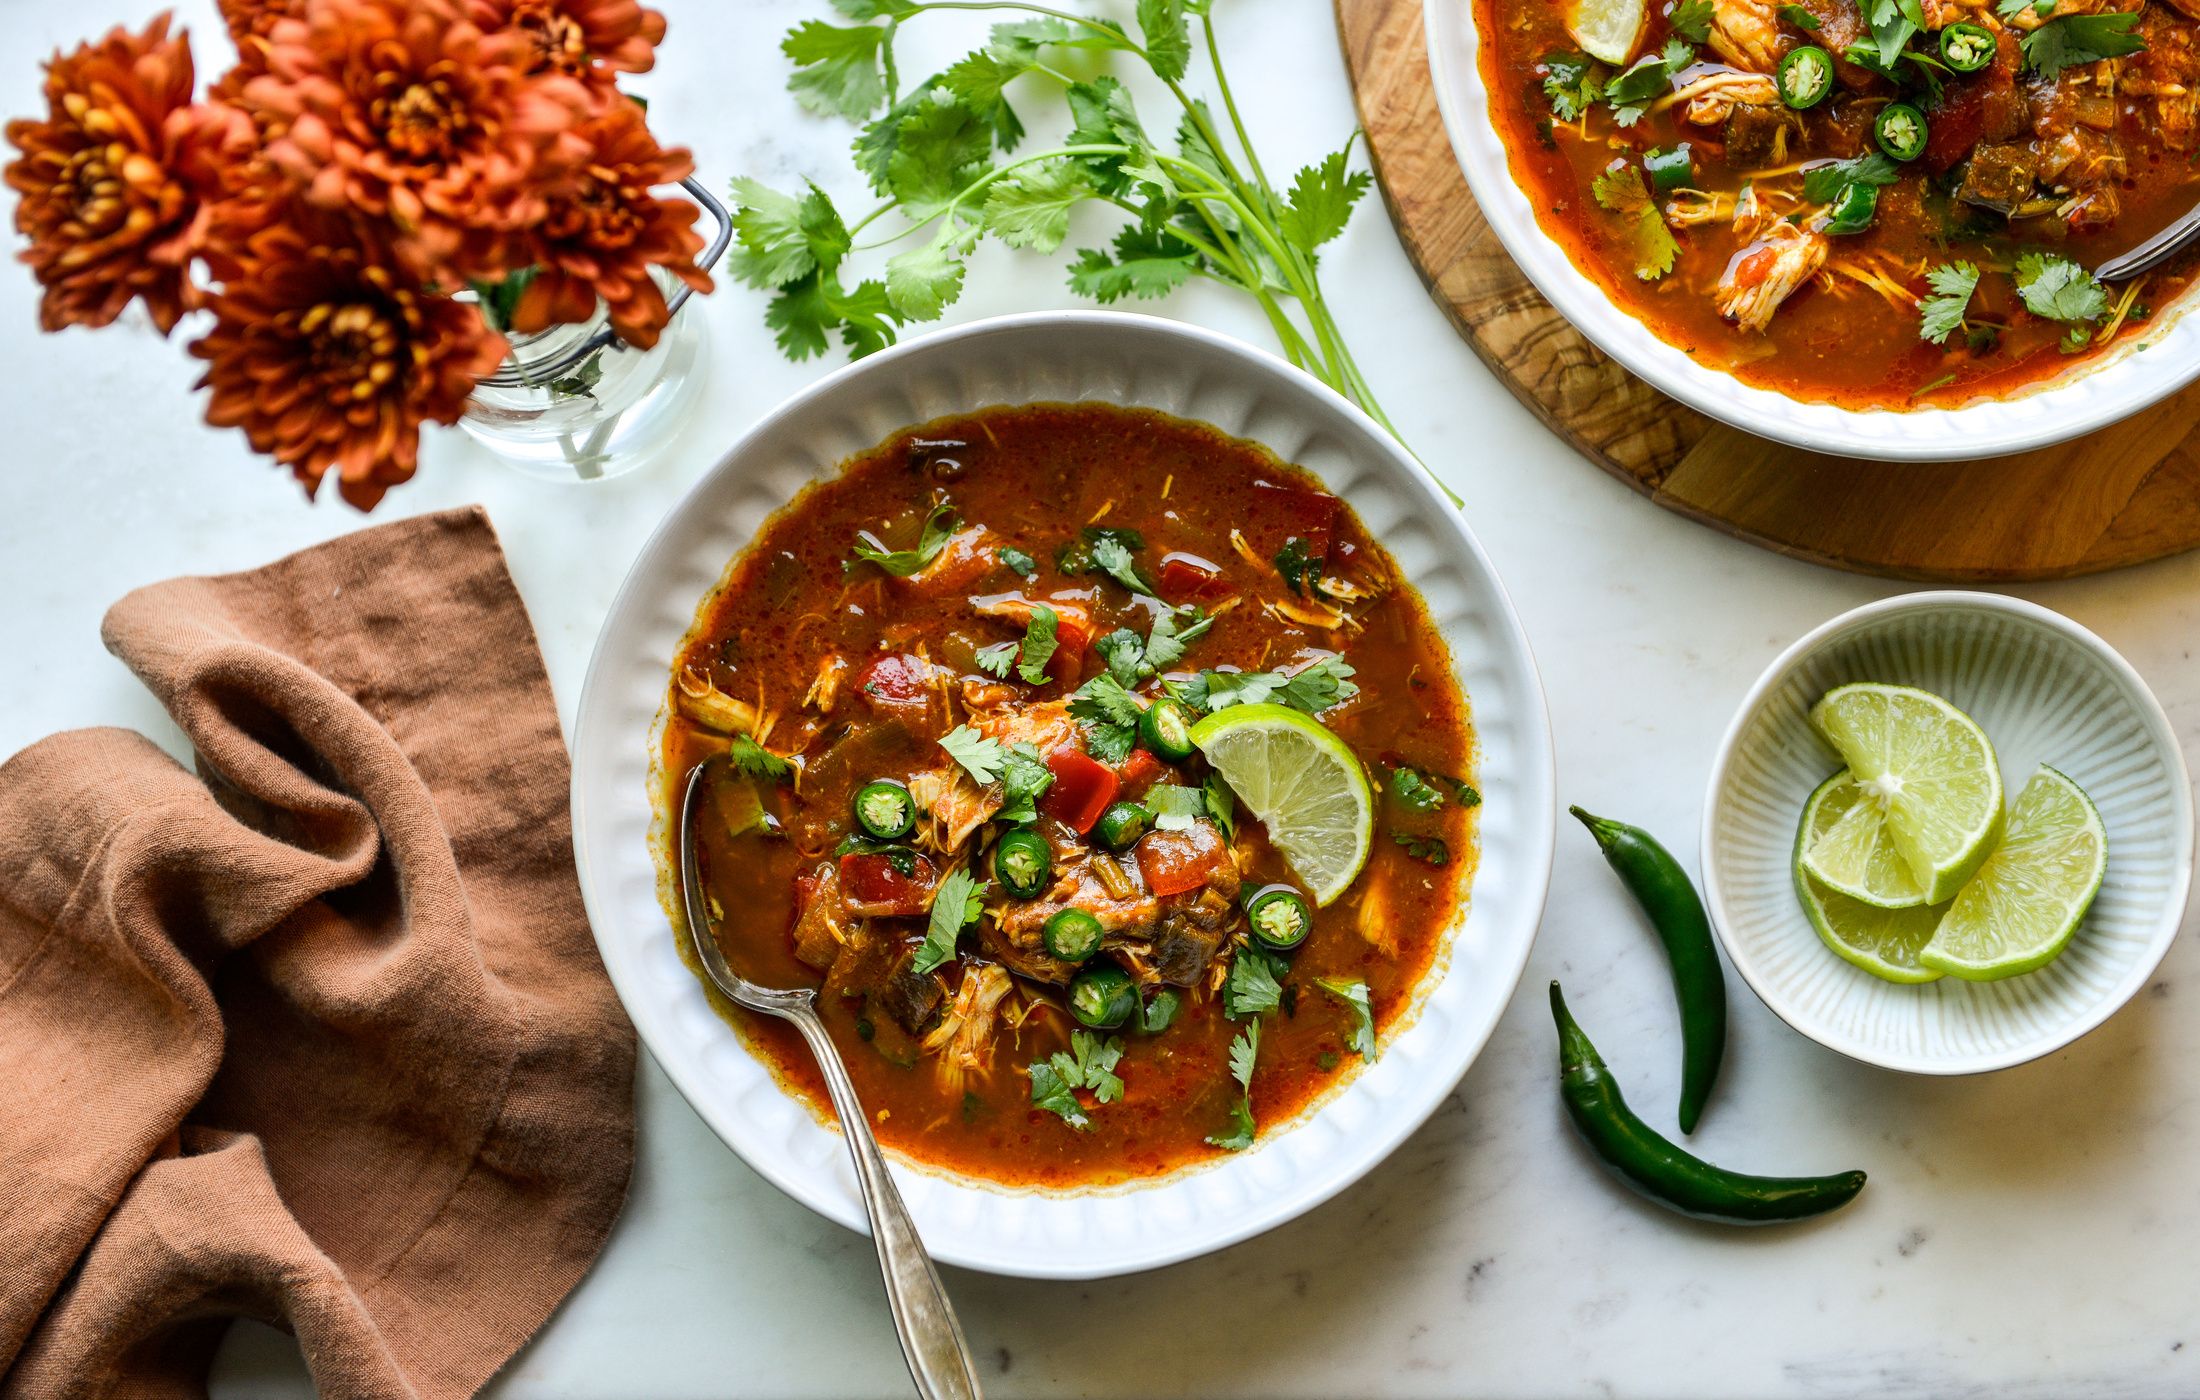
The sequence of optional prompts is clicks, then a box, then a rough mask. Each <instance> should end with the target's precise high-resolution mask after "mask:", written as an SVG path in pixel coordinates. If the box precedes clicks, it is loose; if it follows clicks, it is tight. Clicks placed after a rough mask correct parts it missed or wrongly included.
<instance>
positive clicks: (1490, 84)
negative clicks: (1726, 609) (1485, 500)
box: [1424, 0, 2200, 461]
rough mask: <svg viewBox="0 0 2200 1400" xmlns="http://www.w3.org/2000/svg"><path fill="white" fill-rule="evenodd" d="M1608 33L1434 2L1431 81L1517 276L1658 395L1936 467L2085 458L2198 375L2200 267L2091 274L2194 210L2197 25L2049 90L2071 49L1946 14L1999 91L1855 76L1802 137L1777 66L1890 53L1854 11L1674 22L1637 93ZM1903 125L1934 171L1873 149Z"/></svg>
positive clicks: (1764, 426) (1733, 5)
mask: <svg viewBox="0 0 2200 1400" xmlns="http://www.w3.org/2000/svg"><path fill="white" fill-rule="evenodd" d="M1595 5H1596V0H1580V3H1579V5H1578V6H1577V5H1575V4H1552V5H1544V4H1540V3H1537V4H1529V3H1526V0H1426V4H1425V7H1424V16H1425V22H1426V27H1427V32H1428V46H1429V61H1430V68H1431V71H1432V74H1433V76H1434V79H1435V87H1436V96H1437V102H1438V105H1439V107H1440V108H1441V110H1442V112H1443V116H1444V125H1445V129H1446V131H1447V133H1448V134H1449V137H1450V140H1451V143H1452V148H1453V150H1454V151H1455V152H1456V154H1457V156H1458V160H1459V164H1460V166H1461V168H1462V170H1463V171H1464V172H1465V174H1466V177H1467V182H1468V184H1469V185H1470V187H1471V188H1472V190H1473V192H1474V197H1475V200H1476V202H1477V203H1478V204H1479V205H1480V206H1481V209H1482V211H1483V213H1484V215H1485V216H1486V217H1487V218H1488V220H1489V223H1490V226H1491V228H1492V229H1493V230H1495V232H1496V233H1497V235H1498V237H1499V238H1500V239H1501V240H1502V241H1503V243H1504V245H1505V248H1506V250H1507V251H1508V252H1509V253H1510V254H1511V255H1512V257H1513V260H1514V261H1515V262H1516V263H1518V264H1519V266H1520V267H1521V269H1522V270H1523V271H1524V272H1526V273H1527V275H1528V276H1529V278H1530V279H1531V280H1532V281H1533V282H1534V283H1535V285H1536V287H1537V288H1538V289H1539V290H1540V291H1541V292H1542V293H1543V295H1544V296H1545V297H1547V298H1548V299H1549V300H1550V301H1551V303H1552V304H1553V305H1554V306H1556V307H1557V308H1558V310H1559V311H1560V312H1561V313H1562V314H1564V315H1565V316H1566V318H1567V319H1568V320H1569V321H1571V322H1572V323H1573V324H1574V326H1575V327H1576V328H1577V329H1579V330H1580V331H1581V332H1582V333H1583V334H1584V335H1586V336H1588V337H1589V338H1590V339H1591V340H1592V341H1594V342H1595V343H1596V344H1597V345H1598V346H1599V347H1600V348H1601V349H1603V350H1604V351H1606V352H1607V353H1609V354H1611V355H1612V356H1613V357H1614V358H1616V359H1618V360H1619V361H1620V362H1621V363H1622V364H1623V365H1625V366H1626V367H1627V368H1628V369H1629V370H1631V371H1633V372H1634V373H1635V374H1637V375H1639V376H1641V377H1642V378H1643V379H1645V380H1647V381H1649V382H1650V383H1651V384H1652V385H1654V386H1655V387H1657V388H1658V389H1660V390H1662V391H1663V392H1665V393H1667V394H1670V395H1672V396H1673V397H1674V398H1677V399H1680V400H1681V401H1683V402H1685V403H1687V404H1689V405H1690V406H1692V407H1694V408H1696V409H1699V410H1701V411H1702V412H1704V413H1706V414H1709V415H1711V416H1712V417H1714V418H1718V419H1720V420H1722V421H1724V422H1727V423H1730V424H1732V425H1734V426H1736V427H1739V428H1743V429H1746V430H1748V431H1750V432H1753V433H1757V434H1760V435H1762V436H1764V437H1768V438H1772V439H1775V440H1778V441H1781V442H1785V443H1789V444H1792V445H1794V446H1797V447H1802V448H1808V449H1812V450H1816V451H1822V452H1829V453H1841V454H1845V455H1851V456H1860V457H1874V458H1886V459H1892V460H1916V461H1928V460H1961V459H1967V458H1976V457H1985V456H1994V455H1999V454H2004V453H2011V452H2019V451H2024V450H2027V449H2030V448H2035V447H2040V446H2044V445H2047V444H2050V443H2054V442H2059V441H2063V440H2066V439H2069V438H2073V437H2077V436H2080V435H2082V434H2084V433H2087V432H2091V431H2094V430H2096V429H2098V428H2101V427H2104V426H2106V425H2108V424H2110V423H2113V422H2116V421H2118V420H2119V419H2122V418H2124V417H2126V416H2128V415H2130V414H2132V413H2135V412H2138V411H2139V410H2141V409H2144V408H2146V407H2148V406H2150V405H2152V404H2154V403H2157V402H2159V401H2160V400H2162V399H2164V398H2166V397H2168V396H2169V395H2170V394H2173V393H2175V392H2176V391H2177V390H2178V389H2180V388H2182V387H2183V386H2184V385H2186V384H2188V383H2190V382H2191V381H2192V379H2193V378H2194V377H2195V376H2196V375H2200V330H2196V329H2195V328H2194V327H2192V326H2190V325H2187V324H2186V321H2185V318H2184V317H2183V316H2182V315H2181V314H2180V313H2181V312H2182V311H2183V310H2184V309H2185V307H2186V305H2187V304H2188V302H2189V301H2190V298H2189V296H2187V295H2185V292H2186V287H2187V279H2189V277H2190V275H2191V273H2192V271H2193V269H2194V266H2195V264H2194V263H2192V262H2189V261H2188V262H2185V263H2180V264H2176V265H2173V266H2172V267H2171V268H2170V269H2168V270H2166V271H2157V272H2155V273H2152V274H2149V275H2148V276H2146V277H2145V278H2143V279H2133V280H2131V281H2126V282H2121V283H2110V284H2107V285H2105V286H2099V285H2093V284H2091V281H2090V275H2089V274H2088V273H2085V270H2086V269H2089V268H2091V267H2094V266H2098V265H2100V264H2101V263H2102V262H2103V261H2105V260H2106V259H2108V258H2110V257H2112V256H2114V255H2115V254H2117V253H2120V252H2122V251H2124V250H2125V249H2127V248H2129V247H2130V246H2131V245H2133V244H2135V243H2137V242H2139V241H2140V240H2142V239H2143V238H2144V237H2145V236H2146V235H2147V234H2148V233H2150V232H2152V231H2153V230H2154V229H2155V228H2157V227H2159V226H2160V225H2161V224H2163V223H2165V222H2167V221H2169V220H2170V219H2173V218H2174V217H2175V216H2176V215H2177V214H2179V213H2182V212H2183V211H2184V210H2185V209H2186V208H2189V207H2191V206H2192V205H2193V204H2196V203H2200V173H2196V172H2195V171H2194V168H2193V167H2192V165H2191V164H2190V162H2189V160H2188V159H2187V157H2188V156H2189V147H2190V146H2191V144H2192V141H2193V139H2194V132H2193V125H2192V117H2193V112H2192V110H2191V108H2192V99H2191V98H2189V97H2185V96H2183V95H2181V94H2171V93H2169V92H2168V91H2167V89H2168V87H2170V86H2174V84H2171V83H2169V82H2168V80H2167V79H2166V78H2164V77H2163V74H2162V71H2161V70H2162V69H2163V65H2164V64H2166V63H2168V62H2170V60H2171V57H2172V55H2173V53H2174V52H2181V51H2183V49H2182V48H2181V46H2182V45H2184V44H2186V43H2188V42H2200V21H2194V20H2191V19H2188V18H2186V17H2184V16H2183V15H2182V13H2181V12H2179V11H2177V10H2175V9H2174V8H2173V7H2169V6H2168V5H2167V3H2166V0H2147V3H2146V5H2145V7H2144V10H2143V11H2142V13H2141V15H2140V16H2139V18H2138V19H2137V20H2136V21H2133V22H2132V23H2133V26H2134V27H2133V30H2132V33H2133V35H2134V36H2140V37H2144V36H2147V35H2152V36H2153V37H2152V39H2151V40H2150V47H2149V48H2147V49H2145V50H2142V51H2141V52H2140V53H2138V54H2135V55H2127V56H2124V57H2122V58H2120V59H2118V60H2115V61H2114V63H2113V66H2114V68H2115V71H2116V74H2117V76H2118V78H2119V79H2120V80H2121V85H2120V86H2118V85H2115V84H2110V83H2108V81H2107V77H2106V75H2107V74H2108V72H2109V70H2110V68H2111V66H2112V65H2111V62H2110V61H2107V60H2103V61H2101V62H2099V63H2094V64H2091V65H2074V66H2071V67H2068V68H2064V69H2062V70H2061V71H2060V72H2059V73H2057V74H2056V75H2055V77H2054V79H2053V80H2052V81H2049V80H2048V79H2047V77H2046V76H2045V75H2044V74H2043V73H2042V72H2040V71H2039V69H2038V67H2036V66H2035V62H2036V61H2045V62H2052V61H2055V59H2056V57H2057V54H2056V52H2055V51H2053V50H2050V49H2047V48H2045V47H2044V46H2046V45H2048V44H2051V43H2059V42H2060V41H2062V40H2064V39H2068V38H2070V37H2072V36H2071V35H2069V34H2067V33H2064V32H2063V31H2061V30H2054V31H2050V33H2049V36H2048V38H2047V39H2035V40H2032V41H2031V43H2030V45H2029V46H2028V45H2027V43H2026V39H2027V37H2028V36H2030V35H2031V34H2033V33H2035V32H2038V30H2040V29H2043V28H2045V26H2046V25H2047V24H2054V23H2057V22H2058V21H2055V20H2053V19H2052V18H2050V19H2048V20H2047V21H2045V22H2044V23H2040V22H2037V21H2036V20H2035V19H2034V18H2032V17H2030V15H2029V12H2027V16H2026V17H2021V18H2018V19H2014V20H2004V19H2002V18H1999V17H1997V16H1996V15H1995V14H1994V13H1993V11H1992V9H1991V8H1988V9H1986V10H1983V11H1980V12H1976V13H1974V12H1973V11H1971V10H1968V9H1959V8H1958V7H1955V6H1946V7H1936V9H1935V13H1934V16H1933V18H1935V19H1936V20H1937V19H1940V18H1943V17H1944V16H1943V15H1942V14H1941V10H1943V9H1944V10H1946V11H1947V16H1945V17H1954V16H1961V17H1962V22H1971V21H1980V23H1981V27H1982V28H1985V29H1986V30H1987V31H1988V32H1989V33H1990V34H1993V35H1995V37H1996V39H1997V43H1998V44H1999V45H2000V47H1998V48H1997V49H1996V57H1995V58H1994V59H1992V60H1990V61H1989V67H1988V68H1986V69H1984V70H1982V71H1981V73H1980V74H1977V75H1956V74H1952V73H1943V72H1934V73H1933V79H1934V81H1936V82H1939V83H1940V84H1941V85H1942V88H1943V91H1944V92H1945V93H1946V94H1947V96H1946V97H1945V98H1943V99H1942V102H1943V103H1944V104H1945V105H1936V104H1935V102H1934V100H1933V99H1931V98H1929V97H1926V96H1924V95H1923V94H1922V91H1920V92H1910V91H1908V90H1907V89H1906V88H1905V89H1897V88H1895V87H1893V86H1892V85H1890V84H1886V83H1884V82H1883V81H1881V80H1878V79H1876V78H1873V77H1872V76H1871V75H1870V74H1869V73H1868V72H1866V71H1865V70H1864V69H1863V68H1861V67H1860V66H1859V65H1858V64H1856V63H1854V62H1850V61H1849V60H1848V59H1847V58H1846V57H1842V58H1840V59H1839V60H1838V61H1837V62H1835V63H1834V64H1833V71H1832V72H1831V73H1830V75H1829V79H1828V84H1829V94H1830V95H1829V96H1827V97H1826V98H1824V99H1822V100H1821V101H1820V102H1819V103H1818V104H1816V105H1814V106H1812V107H1809V108H1805V109H1797V108H1794V107H1791V106H1789V105H1787V103H1786V102H1784V101H1781V100H1779V98H1778V92H1779V83H1780V77H1781V75H1780V73H1779V71H1778V70H1779V67H1780V64H1781V62H1782V61H1783V59H1784V58H1786V57H1787V56H1788V55H1791V54H1793V53H1794V52H1796V51H1797V50H1798V49H1800V48H1803V47H1805V46H1809V47H1814V48H1818V49H1820V50H1821V51H1823V52H1825V53H1827V54H1828V55H1829V57H1831V56H1836V55H1845V54H1846V53H1847V51H1848V48H1849V46H1850V45H1852V44H1854V43H1859V42H1862V43H1870V42H1871V41H1872V36H1871V34H1870V32H1869V30H1868V26H1867V27H1865V30H1864V32H1863V34H1862V37H1861V39H1859V38H1858V37H1857V35H1855V34H1853V33H1851V32H1850V31H1851V28H1852V24H1851V21H1852V20H1853V19H1855V17H1856V14H1857V12H1856V10H1855V7H1854V5H1853V3H1852V0H1808V3H1807V4H1803V5H1783V6H1777V7H1776V6H1773V5H1770V4H1762V5H1760V4H1743V3H1741V0H1710V3H1705V0H1695V3H1693V4H1687V3H1682V2H1681V0H1674V3H1673V4H1665V5H1661V4H1657V3H1652V4H1650V5H1649V6H1648V7H1647V9H1646V11H1645V23H1644V25H1643V27H1642V30H1641V33H1640V35H1639V37H1638V38H1637V39H1636V41H1635V43H1634V45H1633V47H1632V48H1630V49H1629V55H1630V57H1629V59H1628V61H1627V62H1626V63H1625V64H1597V63H1593V62H1588V61H1586V60H1585V56H1584V55H1581V54H1580V53H1579V47H1580V46H1579V44H1578V42H1576V41H1575V40H1574V38H1573V36H1572V33H1571V32H1570V31H1569V29H1568V27H1567V26H1568V22H1569V13H1570V12H1571V11H1572V10H1574V9H1576V8H1580V7H1587V8H1594V7H1595ZM2043 8H2045V7H2043ZM1982 16H1983V18H1982ZM2068 18H2071V17H2065V19H2068ZM1856 22H1857V23H1860V20H1858V21H1856ZM2123 23H2124V22H2123V21H2120V20H2119V21H2116V24H2115V27H2120V26H2122V25H2123ZM1814 25H1815V26H1816V27H1815V28H1812V27H1811V26H1814ZM2027 26H2030V27H2027ZM1577 27H1579V26H1578V24H1577ZM2095 27H2096V28H2097V27H2098V25H2097V24H2096V25H2095ZM2004 31H2006V33H2007V35H2008V38H2007V39H2006V41H2003V40H2001V34H2002V32H2004ZM2085 32H2086V33H2087V34H2091V33H2092V30H2090V29H2089V30H2086V31H2085ZM1936 35H1937V31H1931V32H1927V33H1925V34H1923V35H1921V36H1919V37H1917V38H1915V39H1912V40H1911V41H1910V44H1909V49H1910V51H1913V52H1915V51H1920V50H1924V49H1926V48H1928V47H1936V46H1937V44H1938V39H1937V37H1936ZM2096 37H2097V36H2096ZM2111 46H2113V43H2112V45H2111ZM2003 49H2013V54H2011V53H2005V52H2003V51H2002V50H2003ZM1874 51H1875V52H1876V50H1874ZM2083 51H2084V50H2080V52H2083ZM2070 52H2071V50H2070V49H2069V47H2068V45H2064V46H2063V49H2062V50H2061V53H2060V56H2064V57H2067V56H2068V55H2069V53H2070ZM1929 58H1932V55H1931V54H1929V53H1922V52H1920V53H1919V54H1918V58H1917V59H1914V60H1907V59H1906V60H1905V61H1904V62H1902V63H1900V64H1899V65H1898V66H1899V67H1900V68H1903V69H1915V70H1916V71H1918V72H1921V73H1922V72H1928V71H1932V69H1931V66H1930V64H1928V63H1927V62H1924V61H1923V60H1925V59H1929ZM1575 60H1584V61H1583V62H1581V63H1580V64H1578V65H1576V63H1575ZM1933 61H1934V62H1938V61H1939V60H1937V59H1934V60H1933ZM1806 66H1807V65H1806ZM1752 70H1756V71H1752ZM1859 75H1861V77H1860V76H1859ZM2134 84H2139V85H2141V86H2146V87H2148V88H2149V91H2147V92H2146V93H2143V94H2142V93H2136V92H2134V90H2133V85H2134ZM2157 88H2159V89H2161V91H2159V92H2157V91H2155V90H2154V89H2157ZM1982 92H1986V93H1987V96H1985V97H1984V98H1982V97H1981V96H1980V94H1981V93H1982ZM1630 97H1637V98H1639V100H1633V101H1629V100H1626V99H1629V98H1630ZM1896 100H1901V101H1904V102H1906V103H1908V104H1909V105H1911V106H1912V107H1913V108H1914V109H1915V110H1916V111H1917V113H1918V115H1919V116H1920V118H1921V123H1920V125H1919V126H1918V127H1917V129H1916V130H1914V131H1912V130H1911V129H1910V127H1909V123H1908V119H1907V117H1905V116H1903V115H1902V114H1897V115H1896V118H1895V126H1896V128H1897V134H1898V135H1900V134H1907V135H1912V136H1916V137H1918V138H1920V139H1922V141H1923V143H1924V149H1923V150H1922V151H1921V152H1920V154H1919V155H1918V156H1917V157H1916V158H1915V159H1912V160H1909V161H1896V160H1892V159H1890V158H1888V157H1887V155H1886V152H1885V150H1883V149H1882V148H1881V142H1880V140H1879V139H1878V136H1877V135H1876V133H1875V132H1874V131H1873V130H1872V126H1873V124H1874V122H1875V121H1876V120H1877V114H1878V113H1881V112H1884V111H1886V110H1888V109H1889V108H1890V107H1891V106H1892V105H1893V104H1894V102H1895V101H1896ZM1982 103H1983V110H1982V109H1981V108H1982ZM1622 109H1632V112H1631V113H1629V112H1623V110H1622ZM2180 121H2181V122H2182V125H2179V123H2180ZM2103 123H2105V126H2103V125H2102V124H2103ZM1974 131H1975V132H1977V133H1978V134H1977V136H1976V138H1975V139H1970V140H1968V141H1966V139H1965V138H1967V137H1970V136H1971V133H1973V132H1974ZM2180 141H2182V142H2184V143H2185V144H2184V147H2182V148H2181V147H2180V146H2179V145H2178V144H2177V143H2178V142H2180ZM1683 147H1686V148H1687V149H1686V151H1685V154H1684V153H1682V148H1683ZM2181 152H2182V153H2181ZM1951 156H1953V157H1954V158H1953V159H1951ZM1730 157H1731V159H1730ZM1836 159H1840V160H1844V161H1846V164H1845V165H1842V166H1836V165H1834V164H1832V162H1833V161H1835V160H1836ZM1806 167H1807V168H1806ZM1997 182H1998V183H1997ZM2020 185H2021V186H2023V188H2022V189H2019V188H2018V187H2019V186H2020ZM1852 190H1853V192H1852ZM1997 205H2007V206H2008V208H2009V210H2010V213H2011V214H2013V215H2015V216H2016V217H2014V218H2011V217H2007V216H2005V215H2003V214H2001V213H1999V212H1997V210H1996V207H1995V206H1997ZM1866 206H1869V208H1868V209H1867V207H1866ZM1844 216H1845V218H1844ZM1867 217H1868V219H1869V222H1868V223H1861V226H1860V231H1857V232H1843V231H1839V230H1843V229H1845V228H1848V227H1850V226H1852V225H1859V223H1860V221H1861V220H1863V219H1865V218H1867ZM2065 264H2068V266H2065ZM1971 273H1976V279H1977V280H1976V285H1975V286H1974V287H1973V288H1972V290H1971V292H1970V294H1969V295H1968V296H1959V294H1960V293H1962V292H1963V290H1964V287H1965V285H1966V284H1967V283H1968V282H1969V281H1970V276H1969V274H1971ZM1637 274H1640V275H1637ZM2081 274H2085V275H2081ZM2043 313H2047V314H2043ZM2058 316H2060V317H2062V318H2064V319H2056V317H2058ZM1928 317H1930V318H1932V319H1931V320H1928ZM1943 328H1945V330H1946V334H1945V336H1944V337H1943V338H1941V339H1940V340H1939V341H1937V342H1936V341H1935V340H1933V339H1931V338H1930V336H1931V335H1932V334H1933V333H1936V332H1939V331H1941V330H1942V329H1943ZM2081 340H2082V341H2083V342H2084V343H2083V344H2082V345H2081V344H2080V343H2079V342H2080V341H2081ZM2142 350H2143V351H2144V352H2145V353H2143V354H2142V353H2139V352H2141V351H2142Z"/></svg>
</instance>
